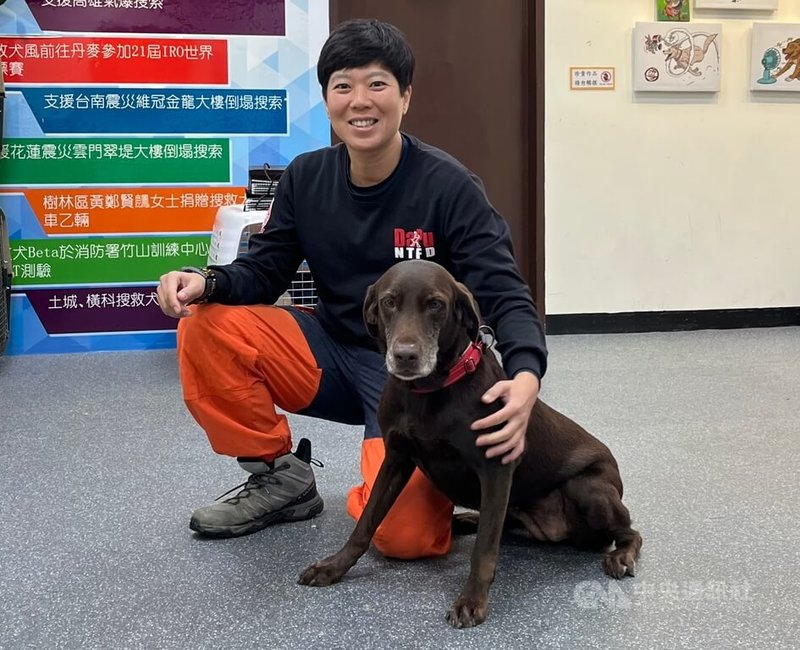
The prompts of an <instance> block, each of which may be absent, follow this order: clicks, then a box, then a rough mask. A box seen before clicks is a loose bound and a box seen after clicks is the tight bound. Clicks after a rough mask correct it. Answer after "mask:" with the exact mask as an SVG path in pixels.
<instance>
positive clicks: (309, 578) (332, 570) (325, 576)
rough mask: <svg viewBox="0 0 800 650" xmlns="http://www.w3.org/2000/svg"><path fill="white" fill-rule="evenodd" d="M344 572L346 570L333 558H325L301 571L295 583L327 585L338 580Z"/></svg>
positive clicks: (314, 585)
mask: <svg viewBox="0 0 800 650" xmlns="http://www.w3.org/2000/svg"><path fill="white" fill-rule="evenodd" d="M345 573H346V570H345V571H343V570H342V569H341V568H340V567H339V565H338V563H337V562H336V561H334V560H333V558H326V559H324V560H321V561H319V562H317V563H316V564H312V565H311V566H310V567H308V568H307V569H306V570H305V571H303V573H301V574H300V579H299V580H298V581H297V583H298V584H301V585H308V586H309V587H327V586H328V585H332V584H333V583H335V582H339V580H341V579H342V576H343V575H344V574H345Z"/></svg>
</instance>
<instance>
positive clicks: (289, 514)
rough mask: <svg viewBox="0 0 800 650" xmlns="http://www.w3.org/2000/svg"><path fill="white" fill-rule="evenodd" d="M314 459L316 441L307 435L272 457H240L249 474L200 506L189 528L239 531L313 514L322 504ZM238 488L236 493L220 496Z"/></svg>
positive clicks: (213, 533)
mask: <svg viewBox="0 0 800 650" xmlns="http://www.w3.org/2000/svg"><path fill="white" fill-rule="evenodd" d="M313 462H314V463H316V464H317V465H319V466H320V467H322V463H320V462H319V461H317V460H313ZM311 463H312V458H311V443H310V442H309V441H308V440H307V439H305V438H303V439H302V440H301V441H300V442H299V443H298V445H297V451H295V452H294V453H291V452H290V453H288V454H285V455H283V456H279V457H278V458H276V459H275V460H274V461H272V462H271V463H266V462H264V461H262V460H252V459H243V458H240V459H239V465H241V467H242V468H243V469H245V470H246V471H248V472H250V478H249V479H247V481H245V482H244V483H242V484H241V485H237V486H236V487H235V488H233V489H231V490H228V491H227V492H226V493H225V494H223V495H222V496H219V497H217V501H218V503H214V504H212V505H210V506H205V507H204V508H199V509H197V510H195V511H194V512H193V513H192V520H191V521H190V522H189V528H191V529H192V530H194V531H196V532H198V533H200V534H201V535H204V536H206V537H238V536H240V535H249V534H250V533H255V532H257V531H259V530H262V529H263V528H266V527H267V526H269V525H270V524H276V523H279V522H282V521H301V520H303V519H311V518H312V517H314V516H315V515H318V514H319V513H320V512H322V508H323V501H322V497H320V496H319V493H318V492H317V485H316V482H315V481H314V472H313V471H311ZM239 488H242V490H241V491H240V492H239V493H237V494H236V495H235V496H232V497H230V498H229V499H225V500H224V501H219V499H221V498H222V497H224V496H226V495H228V494H230V493H231V492H233V490H237V489H239Z"/></svg>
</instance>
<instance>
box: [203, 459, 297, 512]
mask: <svg viewBox="0 0 800 650" xmlns="http://www.w3.org/2000/svg"><path fill="white" fill-rule="evenodd" d="M289 467H291V465H289V463H283V464H282V465H276V466H275V467H270V468H269V469H267V470H266V471H264V472H259V473H258V474H251V475H250V478H248V479H247V480H246V481H245V482H244V483H241V484H240V485H237V486H235V487H232V488H231V489H230V490H228V491H227V492H225V493H224V494H220V495H219V496H218V497H217V498H216V499H215V501H219V500H220V499H222V498H223V497H226V496H228V495H229V494H230V493H231V492H233V491H234V490H238V489H240V488H242V491H241V492H239V493H238V494H236V495H235V496H232V497H231V498H230V499H226V500H225V501H226V503H238V501H239V499H241V498H243V497H246V496H247V495H248V494H250V490H252V489H253V488H255V487H262V486H265V485H280V484H281V480H280V479H279V478H277V477H276V476H274V474H275V472H279V471H280V470H282V469H288V468H289Z"/></svg>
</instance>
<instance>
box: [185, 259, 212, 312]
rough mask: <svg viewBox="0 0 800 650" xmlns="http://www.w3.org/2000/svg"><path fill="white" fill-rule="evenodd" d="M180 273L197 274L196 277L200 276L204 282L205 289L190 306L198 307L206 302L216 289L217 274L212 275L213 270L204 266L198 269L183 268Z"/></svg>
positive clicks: (191, 267) (193, 267)
mask: <svg viewBox="0 0 800 650" xmlns="http://www.w3.org/2000/svg"><path fill="white" fill-rule="evenodd" d="M181 271H183V272H184V273H197V274H198V275H202V276H203V277H204V278H205V280H206V288H205V289H204V290H203V295H202V296H200V297H199V298H198V299H197V300H193V301H192V302H191V303H190V304H192V305H199V304H202V303H204V302H208V300H209V298H211V295H212V294H213V293H214V291H215V290H216V288H217V274H216V273H214V269H210V268H208V267H207V266H204V267H203V268H198V267H196V266H184V267H183V268H182V269H181Z"/></svg>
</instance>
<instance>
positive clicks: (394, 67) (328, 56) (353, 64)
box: [317, 18, 414, 97]
mask: <svg viewBox="0 0 800 650" xmlns="http://www.w3.org/2000/svg"><path fill="white" fill-rule="evenodd" d="M376 62H377V63H379V64H381V65H382V66H383V67H385V68H386V69H387V70H389V72H391V73H392V74H393V75H394V77H395V79H397V83H398V85H399V86H400V92H401V93H404V92H405V91H406V88H408V87H409V86H410V85H411V80H412V78H413V76H414V53H413V52H412V51H411V46H410V45H409V44H408V41H407V40H406V37H405V34H403V32H401V31H400V30H399V29H397V27H395V26H394V25H392V24H390V23H385V22H382V21H380V20H376V19H374V18H356V19H353V20H346V21H345V22H343V23H339V24H338V25H337V26H336V27H335V28H334V29H333V31H332V32H331V33H330V36H328V40H326V41H325V44H324V45H323V46H322V51H321V52H320V54H319V61H318V62H317V79H319V83H320V86H322V96H323V97H326V96H327V93H328V81H329V80H330V78H331V75H332V74H333V73H334V72H337V71H339V70H346V69H349V68H361V67H363V66H365V65H369V64H370V63H376Z"/></svg>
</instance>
